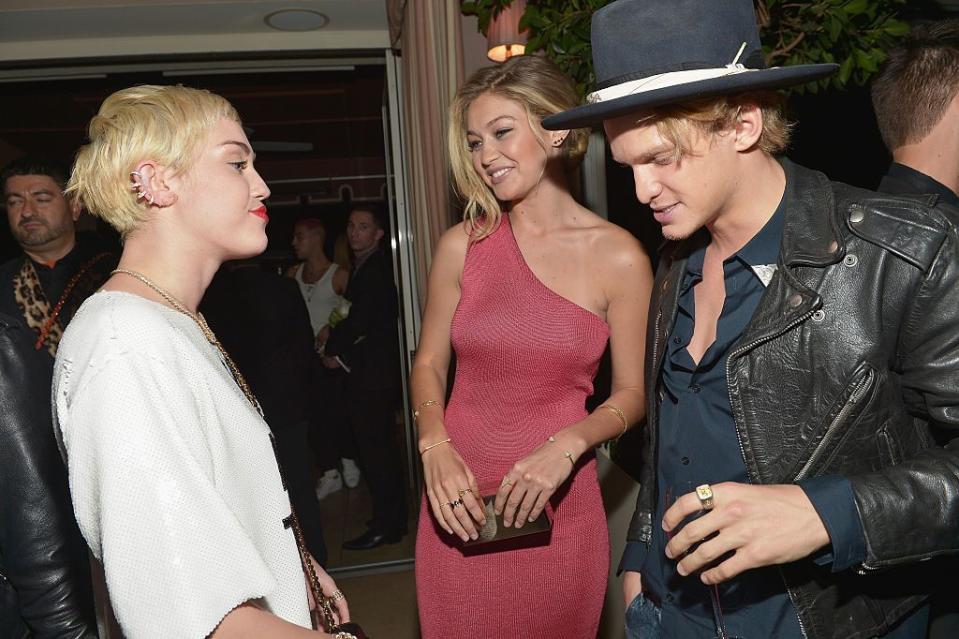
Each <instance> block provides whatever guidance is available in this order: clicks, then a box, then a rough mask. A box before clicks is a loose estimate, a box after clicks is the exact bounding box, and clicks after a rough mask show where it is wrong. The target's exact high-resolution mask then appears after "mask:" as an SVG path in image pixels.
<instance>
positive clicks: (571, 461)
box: [546, 435, 576, 468]
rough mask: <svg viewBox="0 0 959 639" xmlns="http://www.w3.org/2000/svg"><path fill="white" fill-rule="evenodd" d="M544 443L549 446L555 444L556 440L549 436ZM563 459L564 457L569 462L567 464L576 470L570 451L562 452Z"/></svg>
mask: <svg viewBox="0 0 959 639" xmlns="http://www.w3.org/2000/svg"><path fill="white" fill-rule="evenodd" d="M546 441H548V442H549V443H551V444H555V443H556V438H555V437H554V436H552V435H550V436H549V437H547V438H546ZM563 457H565V458H566V459H568V460H569V463H571V464H572V465H573V468H576V460H575V459H573V451H571V450H564V451H563Z"/></svg>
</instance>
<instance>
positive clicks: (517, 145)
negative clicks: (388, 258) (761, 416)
mask: <svg viewBox="0 0 959 639" xmlns="http://www.w3.org/2000/svg"><path fill="white" fill-rule="evenodd" d="M578 103H579V100H578V97H577V95H576V92H575V90H574V88H573V86H572V84H571V83H570V82H569V80H568V79H566V78H565V77H564V76H563V75H562V74H561V73H560V72H559V70H558V69H557V68H556V67H555V66H554V65H553V64H552V63H551V62H549V61H548V60H546V59H545V58H541V57H533V56H521V57H517V58H513V59H511V60H509V61H508V62H507V63H505V64H503V65H501V66H496V67H489V68H486V69H481V70H480V71H478V72H477V73H476V74H475V75H474V76H473V77H472V78H471V79H470V80H469V81H468V82H467V83H466V84H465V85H464V86H463V87H462V88H461V89H460V90H459V92H458V93H457V96H456V98H455V100H454V102H453V105H452V107H451V109H450V130H449V148H450V155H451V162H452V169H453V176H454V180H455V183H456V187H457V190H458V191H459V193H460V194H461V196H462V197H463V199H464V201H465V202H466V216H465V217H466V219H465V220H464V222H462V223H460V224H458V225H456V226H455V227H453V228H452V229H450V230H449V231H447V232H446V233H445V234H444V235H443V237H442V239H441V240H440V242H439V244H438V246H437V249H436V252H435V255H434V256H433V262H432V269H431V272H430V280H429V297H428V302H427V305H426V312H425V316H424V321H423V330H422V334H421V336H420V344H419V350H418V351H417V355H416V361H415V362H414V365H413V373H412V381H411V385H412V395H413V404H414V406H415V407H416V412H415V416H416V420H417V425H418V429H419V450H420V454H421V458H422V462H423V472H424V476H425V482H426V501H425V502H424V507H423V508H422V509H421V512H420V521H419V532H418V536H417V546H416V584H417V596H418V601H419V610H420V624H421V628H422V633H423V637H425V638H426V639H431V638H437V639H448V638H450V637H463V638H471V637H477V638H479V637H483V638H484V639H487V638H490V637H493V638H496V637H524V638H535V637H542V638H543V639H547V638H548V639H559V638H564V637H569V638H577V639H582V638H586V637H595V636H596V630H597V627H598V624H599V616H600V612H601V610H602V606H603V598H604V594H605V592H606V583H607V576H608V568H609V538H608V533H607V528H606V515H605V511H604V509H603V502H602V499H601V496H600V491H599V484H598V482H597V478H596V460H595V456H594V452H593V451H594V447H595V446H596V445H597V444H599V443H601V442H603V441H606V440H608V439H610V438H613V437H617V436H619V435H620V434H622V433H623V432H624V431H625V429H626V428H627V427H628V425H630V424H632V423H634V422H636V421H638V420H639V419H640V418H641V417H642V414H643V391H642V388H643V372H642V371H643V346H644V341H643V340H644V334H645V329H646V315H647V307H648V303H649V293H650V287H651V284H652V273H651V270H650V266H649V260H648V259H647V257H646V255H645V253H644V252H643V250H642V249H641V248H640V245H639V244H638V242H637V241H636V240H635V239H634V238H633V237H632V236H631V235H630V234H629V233H627V232H626V231H624V230H623V229H621V228H619V227H617V226H615V225H613V224H611V223H609V222H607V221H606V220H604V219H602V218H600V217H599V216H597V215H596V214H594V213H592V212H591V211H589V210H587V209H585V208H583V207H582V206H580V205H579V204H578V203H577V202H576V201H575V200H574V199H573V197H572V196H571V195H570V193H569V189H568V184H567V179H568V175H569V173H570V171H571V170H572V169H574V168H575V167H576V165H577V164H578V162H579V160H580V159H581V158H582V155H583V153H584V152H585V150H586V143H587V139H588V131H586V130H572V131H545V130H544V129H543V128H542V127H541V126H540V122H541V120H542V119H543V118H544V117H546V116H548V115H551V114H553V113H558V112H560V111H563V110H565V109H569V108H571V107H573V106H575V105H577V104H578ZM607 341H609V342H610V344H611V347H612V365H613V378H612V392H611V394H610V396H609V398H608V399H606V400H605V402H603V405H602V406H600V407H599V408H597V409H596V410H595V411H594V412H593V413H592V414H588V413H587V412H586V409H585V400H586V398H587V397H588V396H589V395H590V394H591V393H592V388H593V386H592V380H593V376H594V375H595V373H596V369H597V366H598V363H599V360H600V357H601V356H602V354H603V351H604V350H605V348H606V344H607ZM452 351H455V352H456V364H457V365H456V379H455V383H454V385H453V392H452V396H451V398H450V401H449V405H448V406H444V402H443V398H444V397H445V395H446V384H447V369H448V366H449V362H450V356H451V352H452ZM492 493H495V494H496V499H495V502H494V508H495V510H496V512H497V513H498V514H502V523H503V524H505V525H506V526H514V527H520V526H522V525H523V524H525V523H526V522H530V521H533V520H535V519H536V518H537V517H538V515H539V514H540V512H541V511H543V510H544V508H546V509H547V511H548V512H551V516H552V530H551V531H550V532H549V533H548V534H540V535H535V536H533V535H531V536H529V537H526V538H520V540H519V541H520V543H511V542H499V543H492V544H488V545H480V546H476V547H468V546H467V547H464V545H463V544H464V542H466V541H467V540H469V539H474V540H475V539H476V538H477V535H478V529H479V527H481V526H482V525H483V524H485V522H486V514H485V511H484V507H483V505H482V502H481V500H480V497H481V496H482V495H489V494H492ZM547 504H549V506H547ZM512 541H514V542H515V541H516V540H512Z"/></svg>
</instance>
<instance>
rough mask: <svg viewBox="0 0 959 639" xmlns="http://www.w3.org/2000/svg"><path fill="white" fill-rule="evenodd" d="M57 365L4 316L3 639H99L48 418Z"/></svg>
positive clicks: (0, 404)
mask: <svg viewBox="0 0 959 639" xmlns="http://www.w3.org/2000/svg"><path fill="white" fill-rule="evenodd" d="M51 363H52V362H51V361H50V358H49V357H37V356H36V354H35V353H34V352H33V342H32V339H31V335H30V331H29V329H27V328H26V327H25V326H23V325H22V324H21V323H19V322H18V321H17V320H16V319H14V318H11V317H8V316H6V315H2V314H0V637H3V638H4V639H8V638H9V639H21V638H26V637H35V638H38V639H39V638H41V637H42V638H45V639H46V638H50V639H53V638H54V637H56V638H58V639H81V638H82V639H88V638H91V637H96V636H97V630H96V623H95V621H94V617H93V597H92V593H91V586H90V577H89V562H88V559H87V551H86V545H85V544H84V543H83V539H82V538H81V537H80V531H79V530H77V525H76V522H75V520H74V518H73V508H72V506H71V504H70V495H69V492H68V489H67V473H66V469H65V468H64V465H63V462H62V460H61V459H60V453H59V452H58V450H57V444H56V440H55V438H54V436H53V422H52V418H51V415H50V379H51Z"/></svg>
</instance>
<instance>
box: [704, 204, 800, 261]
mask: <svg viewBox="0 0 959 639" xmlns="http://www.w3.org/2000/svg"><path fill="white" fill-rule="evenodd" d="M785 201H786V198H785V197H783V199H781V200H780V201H779V206H777V207H776V210H775V211H774V212H773V215H772V217H771V218H769V221H767V222H766V224H764V225H763V227H762V228H761V229H760V230H759V232H758V233H756V235H754V236H753V237H752V239H750V240H749V241H748V242H746V245H745V246H743V247H742V248H741V249H739V250H738V251H736V252H735V253H734V254H733V255H732V256H730V257H728V258H726V262H728V261H729V260H731V259H733V258H739V260H740V261H742V262H743V263H745V264H746V265H748V266H750V267H752V266H764V265H767V264H776V262H777V261H778V258H779V245H780V244H781V243H782V237H783V226H784V225H785V219H786V215H785V208H786V207H785ZM695 241H696V242H697V243H696V245H694V246H693V247H692V253H690V254H689V260H688V261H687V262H686V272H687V273H688V274H689V275H691V276H693V277H694V278H701V277H702V273H703V261H704V260H705V258H706V247H707V246H708V245H709V235H708V234H701V236H700V237H698V238H696V240H695Z"/></svg>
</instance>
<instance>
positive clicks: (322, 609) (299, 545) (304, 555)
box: [290, 505, 336, 632]
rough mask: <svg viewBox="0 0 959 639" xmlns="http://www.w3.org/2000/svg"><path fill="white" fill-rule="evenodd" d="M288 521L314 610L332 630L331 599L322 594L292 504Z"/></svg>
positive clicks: (334, 619) (333, 625)
mask: <svg viewBox="0 0 959 639" xmlns="http://www.w3.org/2000/svg"><path fill="white" fill-rule="evenodd" d="M290 522H291V523H292V527H293V537H294V538H295V539H296V549H297V551H299V553H300V562H301V563H302V564H303V572H304V573H306V576H307V580H308V581H309V582H310V592H312V593H313V601H315V602H316V611H317V613H319V614H320V615H322V617H323V618H322V619H321V622H322V624H323V630H325V631H326V632H333V631H334V630H335V628H336V618H335V617H334V616H333V605H332V599H330V598H329V597H327V596H326V595H324V594H323V588H322V587H321V586H320V578H319V577H318V576H317V575H316V568H314V567H313V562H312V561H311V560H310V555H309V552H307V550H306V542H305V541H304V539H303V528H301V527H300V519H299V517H297V516H296V513H295V512H293V507H292V505H291V506H290Z"/></svg>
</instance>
